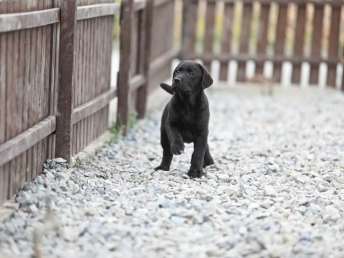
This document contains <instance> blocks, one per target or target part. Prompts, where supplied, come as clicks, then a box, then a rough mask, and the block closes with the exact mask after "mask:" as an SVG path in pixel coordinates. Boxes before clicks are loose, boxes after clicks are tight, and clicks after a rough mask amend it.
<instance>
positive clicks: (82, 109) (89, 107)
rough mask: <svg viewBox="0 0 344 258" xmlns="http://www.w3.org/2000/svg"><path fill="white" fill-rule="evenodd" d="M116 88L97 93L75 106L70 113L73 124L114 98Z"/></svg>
mask: <svg viewBox="0 0 344 258" xmlns="http://www.w3.org/2000/svg"><path fill="white" fill-rule="evenodd" d="M115 96H116V90H115V89H113V88H112V89H110V90H109V91H108V92H106V93H103V94H101V95H99V96H98V97H96V98H94V99H92V100H91V101H89V102H87V103H85V104H83V105H81V106H79V107H77V108H75V109H74V110H73V113H72V122H73V124H75V123H77V122H79V121H81V120H83V119H85V118H86V117H88V116H90V115H92V114H94V113H95V112H97V111H99V110H100V109H102V108H103V107H105V106H106V105H108V104H109V102H110V101H111V100H112V99H113V98H115Z"/></svg>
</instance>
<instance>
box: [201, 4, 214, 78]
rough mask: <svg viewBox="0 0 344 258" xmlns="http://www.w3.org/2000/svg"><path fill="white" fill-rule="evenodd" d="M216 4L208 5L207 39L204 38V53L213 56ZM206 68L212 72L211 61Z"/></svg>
mask: <svg viewBox="0 0 344 258" xmlns="http://www.w3.org/2000/svg"><path fill="white" fill-rule="evenodd" d="M215 7H216V4H215V3H207V12H206V18H205V19H206V27H205V36H204V37H205V38H204V53H205V54H212V53H213V46H214V35H215ZM204 66H205V68H206V69H207V70H208V71H209V72H211V61H210V62H209V61H206V62H204Z"/></svg>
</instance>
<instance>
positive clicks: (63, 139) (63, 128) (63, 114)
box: [56, 0, 76, 160]
mask: <svg viewBox="0 0 344 258" xmlns="http://www.w3.org/2000/svg"><path fill="white" fill-rule="evenodd" d="M75 13H76V1H75V0H70V1H62V4H61V36H60V37H61V38H60V65H59V87H60V89H59V96H58V99H59V101H58V115H57V125H56V155H57V156H59V157H63V158H65V159H67V160H70V158H71V130H72V125H71V116H72V105H73V104H72V103H73V102H72V87H73V66H74V61H73V60H74V31H75Z"/></svg>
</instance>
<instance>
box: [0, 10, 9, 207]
mask: <svg viewBox="0 0 344 258" xmlns="http://www.w3.org/2000/svg"><path fill="white" fill-rule="evenodd" d="M6 12H7V6H6V5H4V4H1V3H0V14H1V13H6ZM6 49H7V40H6V37H5V36H4V35H3V34H0V63H1V64H5V63H6ZM6 70H7V69H6V66H5V65H1V66H0V145H1V144H2V143H4V142H5V141H6V123H4V122H2V121H6V81H7V74H6ZM8 175H9V172H8V166H7V165H3V166H1V165H0V180H1V181H0V187H1V188H0V203H2V202H3V201H5V200H6V199H7V198H8V187H9V182H8Z"/></svg>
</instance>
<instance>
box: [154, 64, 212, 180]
mask: <svg viewBox="0 0 344 258" xmlns="http://www.w3.org/2000/svg"><path fill="white" fill-rule="evenodd" d="M212 84H213V79H212V78H211V76H210V75H209V73H208V71H207V70H206V69H205V68H204V67H203V66H202V65H201V64H199V63H196V62H192V61H184V62H181V63H180V64H179V65H178V66H177V67H176V69H175V70H174V73H173V84H172V86H169V85H167V84H164V83H162V84H161V87H162V88H163V89H164V90H166V91H167V92H168V93H170V94H173V97H172V99H171V100H170V102H169V103H168V104H167V106H166V107H165V109H164V112H163V115H162V120H161V138H160V139H161V145H162V148H163V158H162V161H161V164H160V166H158V167H157V168H156V170H159V169H161V170H166V171H168V170H170V165H171V161H172V158H173V155H180V154H182V153H183V151H184V143H193V144H194V152H193V154H192V159H191V167H190V169H189V172H188V175H189V176H190V177H191V178H195V177H201V176H202V175H203V168H204V167H206V166H208V165H211V164H214V161H213V158H212V157H211V155H210V151H209V146H208V127H209V104H208V99H207V96H206V95H205V93H204V89H206V88H208V87H210V86H211V85H212Z"/></svg>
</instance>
